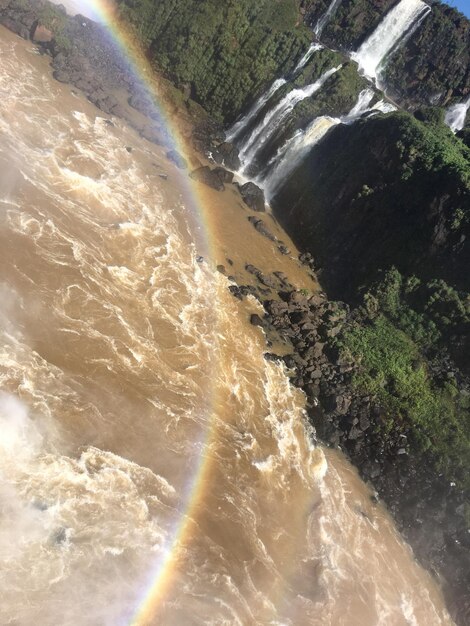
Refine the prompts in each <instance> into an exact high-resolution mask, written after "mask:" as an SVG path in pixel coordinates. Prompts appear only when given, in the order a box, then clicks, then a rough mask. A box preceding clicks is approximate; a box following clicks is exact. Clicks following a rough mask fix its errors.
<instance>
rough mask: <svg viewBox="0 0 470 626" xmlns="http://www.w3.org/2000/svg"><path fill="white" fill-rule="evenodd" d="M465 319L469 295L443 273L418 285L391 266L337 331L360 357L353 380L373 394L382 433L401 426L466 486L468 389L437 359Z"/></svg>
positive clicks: (346, 348) (348, 351) (341, 343)
mask: <svg viewBox="0 0 470 626" xmlns="http://www.w3.org/2000/svg"><path fill="white" fill-rule="evenodd" d="M469 323H470V298H469V297H468V295H467V296H466V297H463V296H462V294H458V293H457V292H456V291H455V290H454V289H452V288H451V287H449V286H448V285H446V283H445V282H444V281H430V282H429V283H427V284H426V285H422V284H421V282H420V281H419V280H418V279H417V278H416V277H410V278H408V279H405V278H404V277H402V276H401V275H400V273H399V272H398V271H397V270H395V269H393V270H390V271H389V272H387V273H386V274H385V276H384V278H383V280H382V281H381V282H379V283H377V284H375V285H374V286H373V287H372V288H371V289H370V290H369V291H368V292H367V293H366V294H365V296H364V300H363V304H362V306H361V307H360V309H359V311H358V314H357V315H356V316H355V321H354V322H352V323H351V324H349V325H348V326H347V327H346V329H345V330H344V331H343V333H342V334H341V336H340V337H339V338H338V339H337V345H338V347H339V348H340V349H341V350H342V351H343V353H344V354H345V355H347V356H348V357H349V355H352V356H353V357H354V359H355V360H356V361H357V360H359V361H360V364H361V366H360V372H359V374H356V375H355V376H354V378H353V381H352V382H353V385H354V386H355V387H357V388H360V389H361V390H363V391H364V392H365V393H367V394H369V395H372V396H373V397H374V398H375V399H376V402H377V403H378V405H379V406H380V407H381V408H382V410H383V411H384V414H385V418H384V419H383V422H382V426H381V427H380V428H381V429H382V430H383V431H384V432H383V434H385V435H386V434H387V433H388V432H391V431H393V430H395V431H396V430H398V431H402V432H407V433H408V435H409V436H411V445H412V446H413V447H414V448H415V449H416V450H417V451H418V452H420V453H427V454H428V455H429V456H430V458H432V459H433V460H434V462H435V463H436V468H437V470H438V471H442V472H444V474H445V475H446V476H447V477H448V478H449V480H456V481H457V482H459V484H461V485H462V486H463V485H465V486H467V487H468V486H470V389H469V388H468V386H466V385H465V384H464V383H462V382H461V381H460V380H459V378H461V377H459V376H458V375H457V376H456V374H455V373H454V372H453V371H449V370H448V369H447V362H446V363H445V365H444V366H441V364H440V362H439V360H440V356H442V354H443V351H444V350H445V348H444V346H445V345H446V343H448V341H449V338H450V335H451V333H452V332H453V331H456V330H457V329H458V328H459V327H460V328H461V329H462V328H463V326H464V325H466V331H467V332H466V337H467V341H468V328H469Z"/></svg>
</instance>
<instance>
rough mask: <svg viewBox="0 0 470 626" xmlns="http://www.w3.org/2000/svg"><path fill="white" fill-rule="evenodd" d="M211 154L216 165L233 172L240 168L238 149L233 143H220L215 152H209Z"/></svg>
mask: <svg viewBox="0 0 470 626" xmlns="http://www.w3.org/2000/svg"><path fill="white" fill-rule="evenodd" d="M211 154H212V158H213V159H214V161H215V162H216V163H219V164H220V165H224V166H225V167H227V168H228V169H229V170H232V171H233V172H236V171H238V170H239V169H240V167H241V162H240V158H239V156H238V148H237V147H236V146H235V145H234V144H233V143H227V142H224V143H221V144H220V145H218V146H217V148H215V150H212V151H211Z"/></svg>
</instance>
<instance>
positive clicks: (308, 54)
mask: <svg viewBox="0 0 470 626" xmlns="http://www.w3.org/2000/svg"><path fill="white" fill-rule="evenodd" d="M322 48H323V46H322V45H321V43H312V44H310V47H309V49H308V50H307V52H306V53H305V54H304V56H303V57H302V58H301V59H300V61H299V62H298V63H297V65H296V66H295V69H294V72H293V74H294V75H295V74H297V72H300V70H301V69H303V68H304V67H305V65H306V64H307V62H308V61H310V58H311V56H312V54H313V53H314V52H317V50H321V49H322Z"/></svg>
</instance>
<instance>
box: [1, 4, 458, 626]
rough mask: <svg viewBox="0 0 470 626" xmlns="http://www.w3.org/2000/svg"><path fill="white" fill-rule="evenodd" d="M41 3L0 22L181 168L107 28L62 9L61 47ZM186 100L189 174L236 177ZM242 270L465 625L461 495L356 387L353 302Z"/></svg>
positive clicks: (18, 7)
mask: <svg viewBox="0 0 470 626" xmlns="http://www.w3.org/2000/svg"><path fill="white" fill-rule="evenodd" d="M47 6H48V3H46V2H34V4H32V3H28V2H22V3H19V2H17V3H15V2H13V1H12V0H0V23H1V24H3V25H4V26H6V27H7V28H9V29H10V30H12V31H13V32H15V33H17V34H18V35H20V36H21V37H23V38H25V39H32V40H33V41H36V43H37V45H38V46H39V47H40V49H41V50H42V52H44V53H45V54H49V55H50V56H51V58H52V69H53V73H54V77H55V78H56V79H57V80H59V81H61V82H66V83H70V84H72V85H74V86H75V87H77V88H78V89H80V90H81V91H83V93H85V95H86V96H87V97H88V99H89V100H90V101H91V102H93V103H94V104H95V105H96V106H97V107H98V108H100V109H101V110H102V111H104V112H105V113H107V114H112V115H115V116H117V117H120V118H122V119H124V120H125V121H127V122H128V123H129V124H130V125H131V126H132V127H133V128H135V130H137V132H138V133H139V134H140V135H141V136H142V137H144V138H146V139H148V140H149V141H152V142H154V143H156V144H158V145H161V146H163V147H165V148H167V149H168V151H169V154H168V157H169V158H171V159H172V160H173V161H175V162H177V164H179V165H180V166H181V167H185V166H186V165H187V164H186V163H185V162H183V161H182V160H181V157H180V156H179V155H177V154H174V153H170V151H171V149H172V146H171V141H170V138H169V137H168V135H167V131H166V129H165V127H164V126H163V125H162V124H161V123H160V121H159V120H158V119H156V118H155V115H154V108H153V105H152V103H150V102H148V100H147V99H146V97H145V96H143V95H142V92H141V88H140V86H139V85H138V84H137V83H136V82H135V79H134V77H133V76H132V73H131V72H130V71H129V68H128V67H127V66H126V64H125V63H124V62H120V61H117V60H116V55H115V54H114V52H115V46H114V44H113V42H110V41H109V39H108V38H107V37H106V36H105V33H104V29H103V28H102V27H100V26H98V25H96V24H94V23H93V22H92V21H91V20H88V19H86V18H83V17H81V16H79V17H76V18H68V17H67V18H66V19H65V18H64V19H65V26H64V33H65V34H66V36H67V37H68V38H69V40H70V41H72V48H71V49H69V50H64V49H63V47H62V48H61V46H60V45H57V42H55V41H54V37H53V35H52V33H50V35H48V33H47V32H45V31H44V28H45V29H46V31H48V29H47V28H46V27H45V26H44V28H43V29H42V30H41V31H39V33H38V30H37V29H38V27H39V26H41V24H40V22H39V19H40V18H39V12H40V11H41V10H42V9H43V8H44V7H47ZM64 15H65V14H64ZM180 104H181V103H179V105H180ZM183 104H184V106H183V110H184V111H185V115H187V116H188V119H189V117H191V116H190V109H191V106H192V105H191V103H190V101H189V100H188V99H186V100H185V101H184V102H183ZM179 105H178V106H179ZM178 106H176V105H175V111H176V109H178ZM178 110H179V111H181V108H179V109H178ZM192 111H193V115H194V117H193V120H194V119H195V120H196V127H195V128H196V130H195V131H194V132H193V134H192V143H193V146H194V147H195V148H196V149H197V150H199V151H200V152H201V154H204V155H207V153H208V152H210V154H211V157H212V159H213V161H214V163H215V165H216V167H214V168H211V167H208V166H203V165H201V164H199V165H197V164H196V167H195V169H194V170H193V172H192V174H191V176H192V178H194V179H196V180H199V181H200V182H203V183H205V184H208V185H209V186H210V187H212V188H214V189H216V190H220V191H221V190H223V189H224V185H225V184H231V183H232V175H231V173H230V172H229V171H228V170H230V169H237V159H238V155H237V152H236V149H235V148H234V147H233V146H232V145H231V144H228V143H226V142H225V138H224V135H223V133H222V132H221V129H220V127H219V126H218V125H216V124H212V123H211V121H210V119H209V118H207V117H206V116H205V115H204V114H203V113H202V112H201V111H200V110H199V109H194V108H193V109H192ZM136 113H137V114H136ZM188 123H189V122H188ZM191 132H192V130H191ZM226 168H228V170H227V169H226ZM240 194H241V197H242V198H243V200H244V202H245V203H246V204H247V205H248V206H249V207H250V208H252V209H253V210H255V211H258V212H262V211H263V210H264V197H262V192H261V193H260V190H259V189H258V188H256V186H254V185H253V184H252V183H248V184H247V185H244V186H242V187H241V188H240ZM248 219H250V221H251V223H252V225H253V227H254V228H255V229H256V230H257V231H258V232H259V233H260V235H262V236H264V237H267V238H268V239H271V241H273V243H275V244H276V245H277V246H278V249H279V251H280V252H281V253H282V254H289V250H288V249H287V248H286V247H285V245H284V244H283V242H282V241H278V240H277V239H276V238H274V239H272V237H274V236H273V235H271V233H270V231H269V229H268V228H267V227H266V225H265V223H264V222H263V220H262V219H258V218H253V216H250V218H248ZM300 260H301V261H302V262H303V263H304V264H305V265H306V266H307V268H308V269H307V271H310V272H311V273H313V272H314V271H315V267H314V264H313V259H312V257H311V256H310V255H308V254H304V255H302V256H301V258H300ZM220 269H221V271H224V272H225V269H224V268H220ZM246 271H247V272H249V273H250V274H252V275H253V276H254V277H255V279H256V280H257V282H258V283H259V286H258V287H253V286H248V285H236V284H235V283H232V285H231V286H230V291H231V292H232V294H233V295H234V296H235V297H238V298H243V297H245V296H246V295H248V294H251V295H254V296H255V297H256V298H257V299H258V300H259V301H260V302H261V303H262V304H263V307H264V310H265V315H264V316H263V317H261V316H259V315H256V314H253V315H252V317H251V322H252V324H254V325H258V326H260V327H262V328H263V330H264V332H265V335H266V340H267V345H268V348H269V351H268V352H267V353H266V358H267V359H272V360H275V361H282V362H283V363H284V365H285V366H286V368H287V369H288V371H289V374H290V377H291V379H292V383H293V384H294V385H296V386H297V387H299V388H300V389H302V391H303V392H304V393H305V395H306V398H307V411H308V415H309V418H310V420H311V422H312V424H313V425H314V427H315V429H316V431H317V434H318V437H319V439H321V440H322V441H323V442H325V443H326V444H327V445H331V446H335V447H336V446H338V447H340V448H341V449H342V450H343V451H345V452H346V453H347V454H348V456H349V458H350V459H351V461H352V462H353V463H354V465H356V467H357V468H358V469H359V471H360V473H361V475H362V476H363V478H364V479H366V480H368V481H369V482H370V483H371V484H372V485H373V487H374V488H375V489H376V491H377V497H380V498H381V499H383V501H384V502H385V503H386V505H387V506H388V508H389V509H390V511H391V512H392V514H393V516H394V518H395V520H396V521H397V523H398V525H399V527H400V529H401V531H402V532H403V534H404V536H405V538H406V539H407V540H408V541H409V543H410V545H411V546H412V547H413V549H414V552H415V554H416V555H417V557H418V559H419V560H420V561H421V562H422V563H423V565H425V566H426V567H427V568H428V569H430V570H431V571H433V572H434V573H435V574H436V575H437V576H438V577H439V578H440V581H441V583H442V584H443V587H444V591H445V594H446V598H447V601H448V604H449V608H450V610H451V612H452V614H453V617H454V619H455V620H456V621H457V623H459V624H462V625H463V624H466V623H468V620H470V594H469V589H470V580H469V572H470V534H469V532H468V528H467V520H466V515H468V512H466V509H465V496H464V494H463V493H462V492H461V491H459V490H458V489H455V487H454V486H453V485H451V484H449V482H448V481H446V480H444V478H442V477H440V476H438V475H436V473H435V471H434V470H433V467H432V464H431V463H430V462H429V459H426V458H425V457H420V456H415V454H414V451H413V442H412V440H411V439H410V438H409V433H407V431H406V429H403V428H397V429H396V431H392V432H388V433H387V435H386V436H384V433H383V431H382V430H381V420H382V413H381V409H380V407H379V406H378V405H377V404H376V403H375V401H374V399H373V397H371V396H369V395H365V394H364V393H361V392H360V391H358V390H357V389H354V388H353V387H352V385H351V380H352V377H353V374H354V373H355V372H356V371H358V369H359V368H360V363H358V362H355V361H353V360H347V359H346V360H345V359H344V357H343V355H342V354H341V352H340V351H339V350H338V349H337V346H336V345H335V338H336V337H337V336H338V335H339V333H340V332H341V330H342V329H343V328H344V326H345V325H347V324H348V323H350V322H351V320H352V319H354V316H357V314H358V313H357V311H356V310H351V308H350V307H349V306H348V305H347V304H344V303H341V302H334V301H330V300H328V298H327V296H326V295H325V294H324V293H322V292H319V293H315V294H313V295H310V294H306V293H301V292H299V291H296V290H294V289H293V287H292V285H290V284H289V282H288V280H287V279H286V277H285V276H283V275H282V273H281V272H277V273H273V274H272V275H267V274H263V273H262V272H261V271H260V270H258V269H257V268H256V267H254V266H248V265H247V267H246ZM273 292H274V295H275V298H273V297H272V296H273ZM266 298H270V299H266ZM277 344H282V345H283V346H284V348H285V352H287V354H284V355H283V356H280V355H278V354H277V353H276V351H275V350H274V348H273V346H275V345H277ZM283 352H284V350H283Z"/></svg>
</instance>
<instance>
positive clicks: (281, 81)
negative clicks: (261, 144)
mask: <svg viewBox="0 0 470 626" xmlns="http://www.w3.org/2000/svg"><path fill="white" fill-rule="evenodd" d="M322 48H323V46H322V45H321V44H320V43H316V42H315V43H312V44H310V46H309V48H308V50H307V52H306V53H305V54H304V55H303V57H302V58H301V59H300V61H299V62H298V63H297V65H296V66H295V68H294V71H293V72H292V75H293V76H295V75H296V74H297V73H298V72H300V70H302V69H303V68H304V67H305V65H306V64H307V63H308V62H309V61H310V58H311V56H312V54H313V53H314V52H317V50H321V49H322ZM286 82H287V81H286V79H285V78H278V79H277V80H275V81H274V83H273V84H272V85H271V87H270V88H269V89H268V91H266V92H265V93H264V94H263V95H262V96H261V97H260V98H259V99H258V100H257V101H256V102H255V103H254V105H253V106H252V107H251V109H250V110H249V111H248V113H247V114H246V115H244V116H243V117H242V118H241V119H240V120H238V122H235V124H234V125H233V126H232V127H231V128H230V129H229V130H228V131H227V134H226V139H227V141H234V140H235V139H236V138H237V137H238V136H239V135H240V133H241V132H242V131H243V129H244V128H246V127H247V126H248V125H249V124H250V122H252V121H253V120H254V119H255V117H256V116H257V115H258V113H259V112H260V111H261V110H262V109H263V107H265V106H266V104H268V102H269V101H270V100H271V98H272V97H273V96H274V94H275V93H276V92H277V91H278V90H279V89H280V88H281V87H282V86H283V85H285V84H286Z"/></svg>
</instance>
